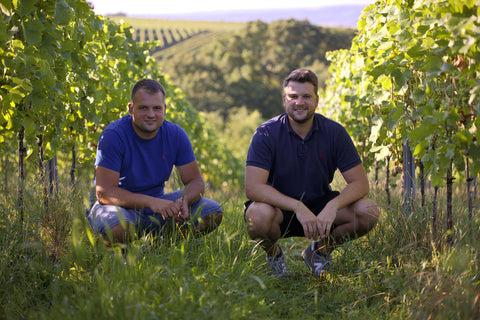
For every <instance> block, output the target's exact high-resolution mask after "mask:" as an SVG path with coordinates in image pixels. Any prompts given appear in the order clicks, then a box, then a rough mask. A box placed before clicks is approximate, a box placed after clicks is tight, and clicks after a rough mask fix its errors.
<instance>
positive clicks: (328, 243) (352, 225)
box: [317, 199, 380, 256]
mask: <svg viewBox="0 0 480 320" xmlns="http://www.w3.org/2000/svg"><path fill="white" fill-rule="evenodd" d="M379 215H380V210H379V208H378V206H377V204H376V203H375V202H374V201H372V200H369V199H361V200H359V201H357V202H355V203H354V204H352V205H350V206H348V207H346V208H343V209H342V210H340V211H338V213H337V217H336V218H335V222H334V223H335V225H336V227H335V229H333V231H332V232H331V234H330V236H329V237H327V238H324V239H321V240H319V241H318V242H317V249H319V250H320V252H321V253H322V254H324V255H326V256H328V255H329V254H330V253H331V252H332V251H333V250H334V249H335V247H336V246H338V245H340V244H342V243H344V242H345V241H348V240H352V239H356V238H359V237H361V236H363V235H365V234H366V233H368V232H369V231H370V230H372V228H373V227H374V226H375V225H376V223H377V221H378V217H379Z"/></svg>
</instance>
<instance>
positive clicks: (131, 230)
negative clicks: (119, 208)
mask: <svg viewBox="0 0 480 320" xmlns="http://www.w3.org/2000/svg"><path fill="white" fill-rule="evenodd" d="M110 231H111V233H108V234H106V235H104V236H103V242H104V243H105V245H106V246H107V247H111V246H112V245H113V244H117V243H121V244H128V243H130V242H131V241H132V240H133V238H134V237H135V226H134V225H133V224H131V223H128V222H127V223H126V228H124V227H123V226H122V224H121V223H120V224H117V225H116V226H114V227H113V228H112V229H110Z"/></svg>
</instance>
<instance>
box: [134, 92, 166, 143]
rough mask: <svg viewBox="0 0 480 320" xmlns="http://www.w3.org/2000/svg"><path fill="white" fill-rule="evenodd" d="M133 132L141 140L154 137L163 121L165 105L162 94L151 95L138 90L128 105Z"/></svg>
mask: <svg viewBox="0 0 480 320" xmlns="http://www.w3.org/2000/svg"><path fill="white" fill-rule="evenodd" d="M128 112H129V113H130V115H131V116H132V119H133V120H132V125H133V129H134V130H135V132H136V133H137V134H138V136H139V137H141V138H143V139H151V138H153V137H155V135H156V134H157V132H158V129H159V128H160V127H161V126H162V124H163V120H164V119H165V112H166V105H165V97H164V96H163V93H162V92H156V93H151V92H149V91H146V90H145V89H138V91H137V92H136V93H135V96H134V97H133V101H132V102H130V103H129V104H128Z"/></svg>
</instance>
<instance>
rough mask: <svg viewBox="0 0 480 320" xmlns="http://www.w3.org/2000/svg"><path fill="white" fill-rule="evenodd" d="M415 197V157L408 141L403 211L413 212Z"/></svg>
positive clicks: (404, 173) (404, 150) (404, 158)
mask: <svg viewBox="0 0 480 320" xmlns="http://www.w3.org/2000/svg"><path fill="white" fill-rule="evenodd" d="M414 197H415V159H414V158H413V155H412V152H411V151H410V147H409V146H408V143H407V142H406V141H404V142H403V213H404V214H411V213H412V212H411V211H412V206H413V202H414Z"/></svg>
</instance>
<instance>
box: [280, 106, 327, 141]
mask: <svg viewBox="0 0 480 320" xmlns="http://www.w3.org/2000/svg"><path fill="white" fill-rule="evenodd" d="M284 121H285V123H286V125H287V128H288V132H289V133H291V134H293V135H295V136H297V137H299V136H298V134H297V133H296V132H295V131H294V130H293V129H292V127H291V126H290V121H289V119H288V115H287V114H286V113H285V118H284ZM319 122H320V120H319V117H317V114H316V113H315V114H314V116H313V124H312V129H311V130H310V132H309V133H308V134H307V136H306V137H305V139H303V140H308V139H310V137H311V136H312V135H313V133H314V132H315V131H319V130H320V125H319ZM299 138H300V137H299Z"/></svg>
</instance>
